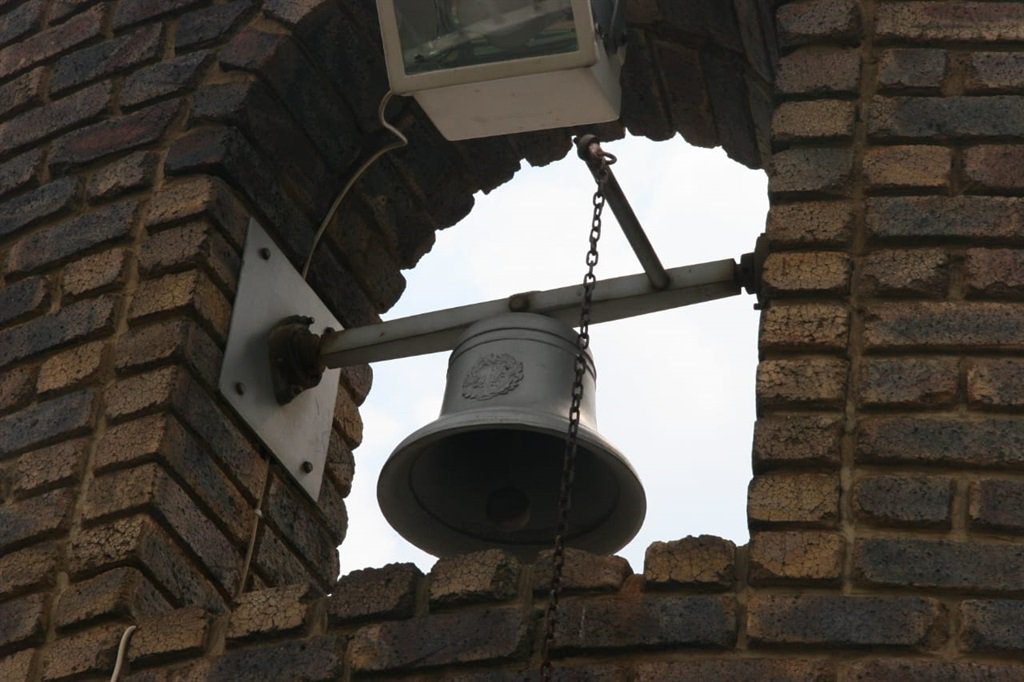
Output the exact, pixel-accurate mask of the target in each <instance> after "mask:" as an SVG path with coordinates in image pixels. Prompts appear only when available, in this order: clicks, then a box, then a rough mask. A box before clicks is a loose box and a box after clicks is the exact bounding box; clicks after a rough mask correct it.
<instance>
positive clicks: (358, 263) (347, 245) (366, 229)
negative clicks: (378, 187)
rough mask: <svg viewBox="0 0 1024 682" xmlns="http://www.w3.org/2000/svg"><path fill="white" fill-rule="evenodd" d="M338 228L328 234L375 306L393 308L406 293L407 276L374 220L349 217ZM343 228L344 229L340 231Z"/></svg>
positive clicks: (348, 215)
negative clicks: (386, 244) (383, 240)
mask: <svg viewBox="0 0 1024 682" xmlns="http://www.w3.org/2000/svg"><path fill="white" fill-rule="evenodd" d="M335 226H336V229H334V230H329V231H328V233H327V235H328V238H329V239H330V240H331V242H332V243H334V244H337V246H338V249H339V250H340V252H341V253H344V254H345V259H346V262H348V263H350V264H351V268H352V273H353V274H354V275H355V276H356V278H357V279H358V280H359V282H360V283H361V285H362V287H363V288H364V289H365V290H366V292H367V295H368V296H369V297H370V299H371V300H372V301H373V304H374V305H375V306H377V308H378V309H379V310H381V311H384V310H387V309H389V308H390V307H391V306H393V305H394V304H395V303H396V302H397V301H398V298H399V297H400V296H401V295H402V292H403V291H405V277H403V276H402V273H401V272H400V270H401V266H399V264H398V263H397V262H396V261H395V258H394V256H392V254H391V253H389V249H388V248H387V247H386V246H385V245H384V244H383V243H382V238H381V237H380V236H379V235H378V234H377V233H376V231H375V230H374V228H373V226H372V221H371V220H370V219H369V218H367V217H366V216H363V215H359V216H356V215H352V214H347V215H346V216H345V218H344V221H338V222H336V223H335ZM342 226H344V227H343V229H337V228H340V227H342Z"/></svg>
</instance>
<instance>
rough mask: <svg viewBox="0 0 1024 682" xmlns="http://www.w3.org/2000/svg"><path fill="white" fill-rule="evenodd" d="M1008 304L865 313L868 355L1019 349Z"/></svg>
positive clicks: (912, 306) (918, 305) (885, 307)
mask: <svg viewBox="0 0 1024 682" xmlns="http://www.w3.org/2000/svg"><path fill="white" fill-rule="evenodd" d="M1017 313H1018V306H1017V305H1016V304H1012V303H973V302H948V303H938V302H935V303H932V302H927V301H918V302H914V303H889V304H880V305H876V306H872V307H869V308H868V310H867V313H866V314H865V324H864V342H865V346H866V347H867V348H869V349H878V348H907V349H910V348H921V349H928V350H951V351H953V350H955V351H956V352H963V351H964V350H965V349H968V348H969V349H973V350H981V349H994V350H1012V349H1018V348H1024V320H1019V319H1018V318H1019V315H1018V314H1017Z"/></svg>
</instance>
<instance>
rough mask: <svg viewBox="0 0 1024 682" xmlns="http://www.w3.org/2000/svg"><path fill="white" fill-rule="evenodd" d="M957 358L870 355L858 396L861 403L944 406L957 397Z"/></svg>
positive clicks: (862, 374)
mask: <svg viewBox="0 0 1024 682" xmlns="http://www.w3.org/2000/svg"><path fill="white" fill-rule="evenodd" d="M958 381H959V363H958V361H957V359H956V358H870V359H865V361H864V362H863V364H862V365H861V371H860V382H859V385H858V392H857V397H858V400H859V401H860V404H861V405H862V406H864V407H882V406H886V407H909V408H915V407H916V408H921V407H944V406H952V405H954V404H955V403H956V401H957V398H958V391H957V386H958Z"/></svg>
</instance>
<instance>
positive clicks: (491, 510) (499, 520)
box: [487, 488, 530, 532]
mask: <svg viewBox="0 0 1024 682" xmlns="http://www.w3.org/2000/svg"><path fill="white" fill-rule="evenodd" d="M487 518H488V519H490V521H491V523H493V524H494V525H495V526H497V527H498V528H500V529H501V530H503V531H506V532H510V531H514V530H522V529H523V528H526V524H528V523H529V522H530V498H529V497H527V496H526V493H524V492H523V491H522V490H517V489H516V488H501V489H500V490H495V491H494V492H493V493H491V494H490V495H489V496H488V497H487Z"/></svg>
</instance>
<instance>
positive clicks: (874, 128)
mask: <svg viewBox="0 0 1024 682" xmlns="http://www.w3.org/2000/svg"><path fill="white" fill-rule="evenodd" d="M868 134H869V135H870V136H871V137H872V138H874V139H908V140H909V139H915V140H948V139H953V138H969V137H994V136H1008V137H1009V136H1014V137H1020V136H1024V97H1012V96H1009V95H1004V96H994V97H876V98H875V99H874V100H872V102H871V107H870V110H869V112H868Z"/></svg>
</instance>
